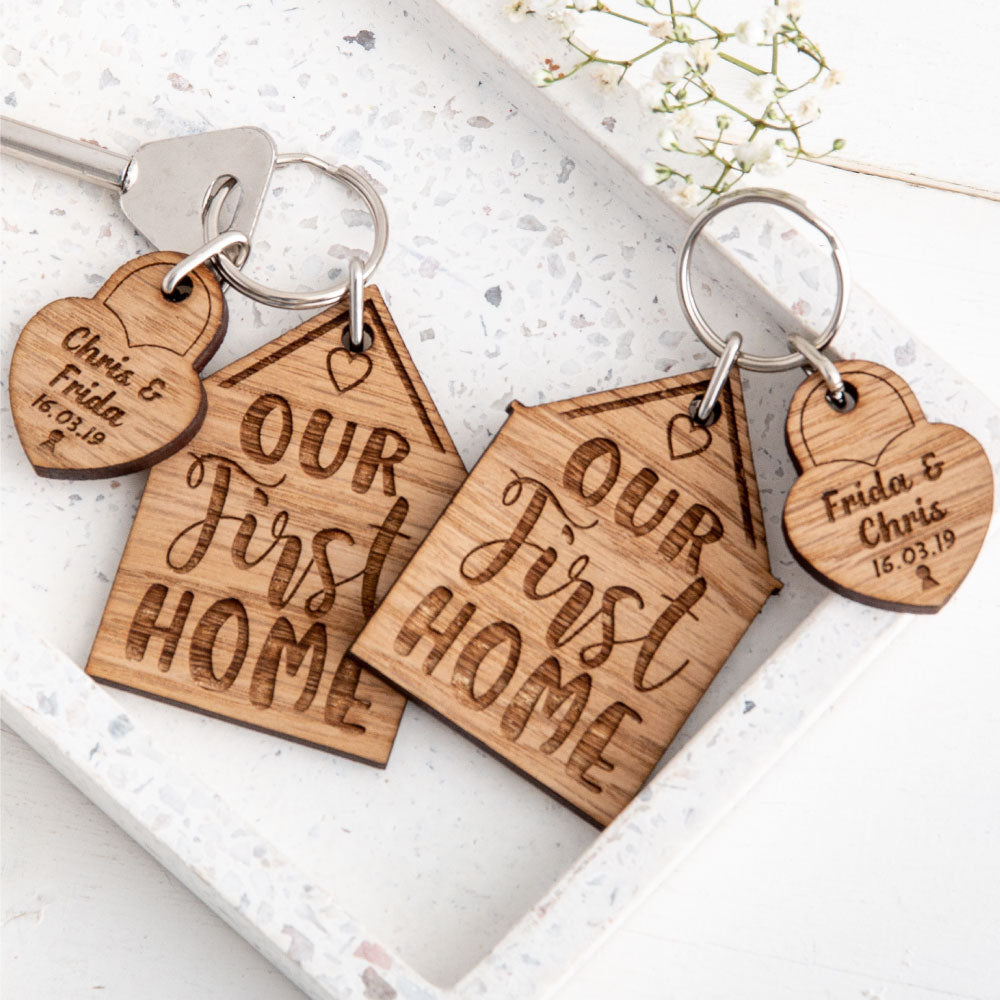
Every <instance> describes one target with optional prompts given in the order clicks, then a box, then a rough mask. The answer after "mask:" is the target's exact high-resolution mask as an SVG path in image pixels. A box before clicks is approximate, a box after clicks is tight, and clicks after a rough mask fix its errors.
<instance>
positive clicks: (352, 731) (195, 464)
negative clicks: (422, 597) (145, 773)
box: [87, 286, 465, 764]
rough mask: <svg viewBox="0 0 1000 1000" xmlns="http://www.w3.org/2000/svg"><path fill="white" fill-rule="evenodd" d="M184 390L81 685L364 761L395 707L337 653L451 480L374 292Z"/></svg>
mask: <svg viewBox="0 0 1000 1000" xmlns="http://www.w3.org/2000/svg"><path fill="white" fill-rule="evenodd" d="M364 294H365V306H364V323H365V328H366V331H367V333H368V335H369V336H370V337H371V338H372V341H371V344H370V345H369V346H368V347H367V349H366V350H365V351H364V352H363V353H360V352H358V353H356V352H352V351H351V350H350V349H349V347H348V345H347V342H346V327H347V320H348V317H347V310H346V307H345V306H343V305H338V306H334V307H333V308H331V309H329V310H327V311H326V312H324V313H322V314H320V315H319V316H316V317H314V318H312V319H310V320H308V321H307V322H305V323H303V324H302V325H301V326H298V327H296V328H295V329H294V330H290V331H289V332H288V333H286V334H284V335H283V336H281V337H279V338H278V339H277V340H275V341H273V342H271V343H269V344H266V345H264V346H263V347H261V348H260V349H259V350H257V351H255V352H254V353H253V354H251V355H249V356H248V357H246V358H242V359H241V360H239V361H236V362H234V363H233V364H231V365H229V366H228V367H227V368H225V369H223V370H222V371H220V372H217V373H216V374H214V375H212V376H210V377H209V378H207V379H206V380H205V382H204V386H205V391H206V394H207V396H208V415H207V417H206V419H205V423H204V424H203V426H202V428H201V430H200V431H199V432H198V434H197V436H196V437H195V438H194V439H193V440H191V442H190V443H189V444H188V446H187V447H185V448H184V450H183V451H180V452H178V453H177V454H176V455H174V456H173V457H172V458H170V459H169V460H168V461H165V462H163V463H161V464H160V465H158V466H156V467H155V468H154V469H153V470H152V472H151V473H150V477H149V482H148V483H147V485H146V489H145V492H144V493H143V497H142V502H141V504H140V506H139V511H138V514H137V515H136V519H135V524H134V525H133V527H132V532H131V534H130V535H129V539H128V544H127V545H126V548H125V554H124V555H123V556H122V561H121V565H120V566H119V568H118V574H117V576H116V577H115V581H114V585H113V587H112V591H111V595H110V597H109V598H108V604H107V607H106V608H105V611H104V617H103V620H102V622H101V627H100V630H99V632H98V635H97V638H96V640H95V642H94V647H93V649H92V651H91V654H90V659H89V661H88V663H87V672H88V673H89V674H90V675H91V676H93V677H97V678H100V679H101V680H105V681H110V682H112V683H115V684H119V685H122V686H125V687H129V688H132V689H135V690H138V691H142V692H145V693H148V694H152V695H156V696H158V697H161V698H165V699H167V700H170V701H173V702H177V703H179V704H183V705H187V706H189V707H192V708H196V709H199V710H201V711H204V712H208V713H211V714H214V715H218V716H222V717H224V718H227V719H230V720H233V721H236V722H241V723H244V724H247V725H251V726H255V727H258V728H261V729H266V730H269V731H272V732H276V733H280V734H282V735H285V736H288V737H291V738H294V739H298V740H302V741H305V742H308V743H313V744H317V745H319V746H323V747H328V748H330V749H334V750H339V751H341V752H343V753H346V754H350V755H352V756H355V757H358V758H361V759H364V760H367V761H370V762H372V763H376V764H384V763H385V762H386V760H387V758H388V756H389V750H390V748H391V747H392V742H393V738H394V736H395V734H396V728H397V726H398V724H399V719H400V716H401V714H402V711H403V705H404V698H403V696H402V695H400V694H399V692H397V691H395V690H393V689H392V688H391V687H389V686H388V685H386V684H385V683H384V682H383V681H382V680H380V679H379V678H378V677H375V676H373V675H372V674H370V673H369V672H368V671H366V670H363V669H361V668H360V666H359V665H358V663H357V662H356V661H354V660H353V659H352V658H351V657H349V656H346V655H345V653H346V650H347V648H348V646H349V645H350V643H351V641H352V640H353V639H354V637H355V636H356V635H357V633H358V632H359V631H360V629H361V626H362V625H363V624H364V622H365V620H366V619H367V618H368V617H369V616H370V615H371V614H372V612H373V611H374V609H375V607H376V605H377V604H378V602H379V600H380V599H381V598H382V596H383V594H384V593H385V592H386V591H387V590H388V588H389V585H390V584H391V583H392V581H393V580H394V579H395V578H396V576H397V575H398V574H399V572H400V570H401V569H402V568H403V566H404V565H405V563H406V561H407V559H409V558H410V556H411V555H412V553H413V552H414V550H415V549H416V547H417V545H418V544H419V543H420V541H421V540H422V539H423V537H424V535H425V534H426V533H427V531H428V530H429V529H430V527H431V525H432V524H434V522H435V520H436V519H437V517H438V516H439V515H440V513H441V512H442V511H443V510H444V508H445V505H446V504H447V502H448V500H449V499H450V498H451V496H452V494H453V493H454V492H455V490H456V489H457V488H458V486H459V484H460V483H461V481H462V479H463V478H464V476H465V468H464V466H463V464H462V461H461V459H460V458H459V456H458V453H457V452H456V450H455V446H454V445H453V444H452V441H451V438H450V437H449V436H448V432H447V430H446V429H445V427H444V424H443V423H442V421H441V418H440V416H439V415H438V412H437V410H436V409H435V408H434V404H433V402H432V401H431V398H430V396H429V395H428V393H427V390H426V388H425V387H424V385H423V383H422V382H421V381H420V377H419V375H418V374H417V371H416V368H415V367H414V365H413V362H412V360H411V359H410V356H409V354H408V353H407V351H406V347H405V345H404V344H403V341H402V339H401V338H400V336H399V332H398V331H397V329H396V327H395V325H394V324H393V321H392V317H391V316H390V315H389V312H388V310H387V308H386V306H385V303H384V302H383V300H382V296H381V295H380V294H379V291H378V289H377V288H375V287H374V286H372V287H369V288H366V289H365V293H364Z"/></svg>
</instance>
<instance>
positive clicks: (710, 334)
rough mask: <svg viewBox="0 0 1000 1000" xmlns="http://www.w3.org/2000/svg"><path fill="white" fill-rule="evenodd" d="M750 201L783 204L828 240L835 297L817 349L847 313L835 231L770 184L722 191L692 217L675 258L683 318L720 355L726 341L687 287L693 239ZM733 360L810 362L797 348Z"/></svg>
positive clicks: (753, 364) (782, 367) (759, 367)
mask: <svg viewBox="0 0 1000 1000" xmlns="http://www.w3.org/2000/svg"><path fill="white" fill-rule="evenodd" d="M751 202H761V203H763V204H768V205H775V206H776V207H778V208H785V209H788V211H790V212H794V213H795V214H796V215H797V216H799V218H801V219H803V220H804V221H806V222H808V223H809V225H811V226H814V227H815V228H816V229H818V230H819V231H820V232H821V233H822V234H823V236H824V237H826V240H827V242H828V243H829V244H830V255H831V257H832V258H833V267H834V270H835V272H836V275H837V299H836V302H835V304H834V308H833V315H832V316H831V317H830V322H829V323H827V325H826V329H825V330H823V332H822V333H820V334H819V335H818V336H817V337H816V340H815V341H814V344H815V347H816V348H817V350H821V349H822V348H824V347H826V345H827V344H829V343H830V341H831V340H833V338H834V335H835V334H836V333H837V331H838V330H839V329H840V327H841V326H842V325H843V322H844V316H845V315H846V314H847V291H848V288H849V285H850V277H849V274H848V269H847V262H846V260H845V259H844V254H843V251H842V250H841V246H840V241H839V240H838V239H837V234H836V233H835V232H834V231H833V230H832V229H831V228H830V227H829V226H828V225H827V224H826V223H825V222H823V221H822V220H821V219H819V218H817V217H816V216H815V215H813V213H812V212H811V211H810V209H809V208H808V207H807V206H806V203H805V202H804V201H802V199H801V198H796V197H795V195H791V194H788V193H786V192H784V191H775V190H773V189H771V188H746V189H744V190H742V191H733V192H731V193H729V194H724V195H723V196H722V197H721V198H719V199H718V200H717V201H716V202H715V204H714V205H713V206H712V207H711V208H709V209H708V210H707V211H705V212H702V214H701V215H699V216H698V218H697V219H695V220H694V222H693V223H692V224H691V228H690V229H689V230H688V232H687V235H686V236H685V237H684V243H683V244H682V246H681V251H680V255H679V257H678V259H677V295H678V297H679V298H680V302H681V309H683V311H684V315H685V317H686V318H687V321H688V322H689V323H690V324H691V327H692V328H693V329H694V332H695V333H696V334H697V335H698V337H699V339H700V340H701V342H702V343H703V344H705V345H706V346H707V347H710V348H711V349H712V350H713V351H714V352H715V353H716V354H718V355H721V354H722V352H723V351H724V350H725V348H726V341H725V340H723V339H722V337H720V336H719V335H718V334H717V333H716V332H715V331H714V330H713V329H712V328H711V327H710V326H709V325H708V323H707V322H706V320H705V317H704V316H703V315H702V312H701V309H699V308H698V303H697V302H696V301H695V298H694V292H693V290H692V287H691V256H692V253H693V251H694V245H695V241H696V240H697V239H698V236H699V235H700V234H701V231H702V230H703V229H704V228H705V226H707V225H708V223H709V222H711V221H712V219H714V218H715V217H716V216H717V215H720V214H721V213H722V212H724V211H725V210H726V209H728V208H733V207H735V206H736V205H743V204H747V203H751ZM737 360H738V363H739V364H740V365H741V366H742V367H743V368H747V369H749V370H750V371H755V372H783V371H788V370H789V369H791V368H797V367H799V366H801V365H806V364H809V363H810V362H809V360H808V359H807V358H806V357H805V355H804V354H803V353H802V352H801V351H793V352H792V353H791V354H778V355H772V354H740V355H739V358H738V359H737Z"/></svg>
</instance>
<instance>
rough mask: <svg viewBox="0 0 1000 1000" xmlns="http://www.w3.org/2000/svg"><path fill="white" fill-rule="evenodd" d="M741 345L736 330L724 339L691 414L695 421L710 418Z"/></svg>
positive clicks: (705, 421) (703, 420)
mask: <svg viewBox="0 0 1000 1000" xmlns="http://www.w3.org/2000/svg"><path fill="white" fill-rule="evenodd" d="M742 346H743V338H742V337H741V336H740V335H739V334H738V333H736V332H733V333H731V334H730V335H729V339H728V340H727V341H726V346H725V347H724V348H723V349H722V353H721V354H720V355H719V360H718V361H716V363H715V370H714V371H713V372H712V377H711V379H709V382H708V388H707V389H705V395H704V396H702V397H701V398H700V399H699V400H698V401H697V402H698V408H697V409H696V410H695V411H694V415H693V419H694V420H695V421H696V422H697V423H699V424H703V425H704V424H707V423H708V422H709V420H710V419H711V416H712V411H713V410H714V409H715V404H716V403H717V402H718V401H719V396H720V394H721V393H722V387H723V386H724V385H725V384H726V383H727V382H728V381H729V373H730V372H731V371H732V370H733V365H734V364H736V359H737V358H738V357H739V353H740V348H741V347H742Z"/></svg>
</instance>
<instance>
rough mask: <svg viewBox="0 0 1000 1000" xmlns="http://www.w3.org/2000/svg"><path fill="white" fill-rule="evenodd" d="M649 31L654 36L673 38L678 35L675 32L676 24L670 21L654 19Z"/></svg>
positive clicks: (666, 38) (665, 38)
mask: <svg viewBox="0 0 1000 1000" xmlns="http://www.w3.org/2000/svg"><path fill="white" fill-rule="evenodd" d="M649 33H650V34H651V35H652V36H653V37H654V38H662V39H664V40H671V41H672V40H673V39H674V38H676V37H677V36H676V35H675V34H674V26H673V24H672V23H671V22H670V21H654V22H653V23H652V24H651V25H650V26H649Z"/></svg>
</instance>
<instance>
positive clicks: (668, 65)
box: [653, 52, 688, 85]
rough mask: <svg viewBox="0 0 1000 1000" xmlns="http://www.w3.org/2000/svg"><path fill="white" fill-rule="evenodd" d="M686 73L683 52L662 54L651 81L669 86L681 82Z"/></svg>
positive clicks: (686, 66)
mask: <svg viewBox="0 0 1000 1000" xmlns="http://www.w3.org/2000/svg"><path fill="white" fill-rule="evenodd" d="M687 71H688V63H687V57H686V56H685V54H684V53H683V52H664V54H663V55H662V56H660V61H659V62H658V63H657V64H656V66H655V68H654V69H653V79H654V80H656V81H657V82H658V83H664V84H668V85H669V84H672V83H677V81H678V80H682V79H683V78H684V75H685V74H686V73H687Z"/></svg>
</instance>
